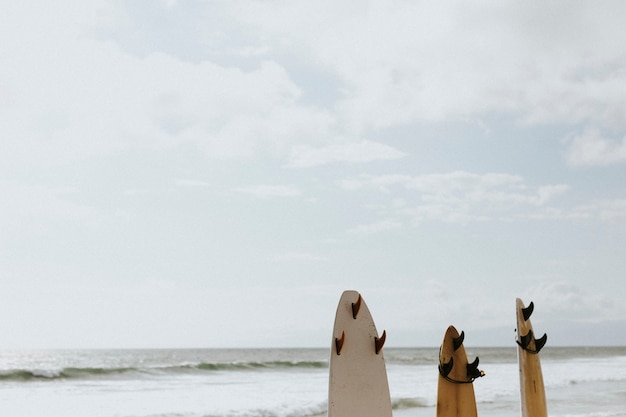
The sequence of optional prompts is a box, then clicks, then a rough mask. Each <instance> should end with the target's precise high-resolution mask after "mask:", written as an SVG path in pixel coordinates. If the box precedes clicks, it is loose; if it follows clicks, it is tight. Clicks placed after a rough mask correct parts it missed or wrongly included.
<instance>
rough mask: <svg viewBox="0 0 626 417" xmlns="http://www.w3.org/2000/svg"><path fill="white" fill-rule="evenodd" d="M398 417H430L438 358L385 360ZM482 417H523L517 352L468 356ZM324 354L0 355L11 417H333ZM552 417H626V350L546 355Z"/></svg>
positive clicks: (396, 353)
mask: <svg viewBox="0 0 626 417" xmlns="http://www.w3.org/2000/svg"><path fill="white" fill-rule="evenodd" d="M384 354H385V359H386V361H387V372H388V379H389V387H390V392H391V396H392V404H393V408H394V411H393V413H394V417H409V416H410V417H420V416H432V415H434V408H435V405H436V393H437V349H391V348H386V349H385V351H384ZM468 355H469V356H470V357H473V356H475V355H477V356H479V357H480V369H483V370H484V371H485V372H486V376H485V377H484V378H479V379H478V380H477V381H475V382H474V390H475V393H476V400H477V406H478V410H479V414H480V415H482V416H487V417H489V416H493V417H495V416H498V417H509V416H511V417H512V416H514V415H515V416H518V415H519V407H520V405H519V374H518V370H517V359H516V355H515V348H507V349H468ZM328 356H329V350H326V349H286V350H270V349H260V350H253V349H251V350H146V351H54V352H42V351H40V352H0V414H1V415H7V416H11V417H41V416H46V417H313V416H323V415H325V414H326V409H327V394H328V393H327V390H328ZM542 366H543V370H544V379H545V382H546V395H547V398H548V409H549V412H550V415H551V416H553V417H626V413H624V410H623V409H624V403H625V400H626V348H621V349H604V348H593V349H581V348H578V349H557V348H554V349H549V348H546V349H545V354H544V352H543V351H542Z"/></svg>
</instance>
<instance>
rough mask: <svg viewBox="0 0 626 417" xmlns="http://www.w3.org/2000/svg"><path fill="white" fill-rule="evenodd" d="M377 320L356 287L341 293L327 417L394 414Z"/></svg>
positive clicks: (332, 353) (335, 328)
mask: <svg viewBox="0 0 626 417" xmlns="http://www.w3.org/2000/svg"><path fill="white" fill-rule="evenodd" d="M385 337H386V333H385V332H383V334H382V335H381V336H380V337H378V332H377V331H376V326H375V325H374V320H372V316H371V314H370V311H369V309H368V308H367V305H366V304H365V301H364V300H363V298H362V297H361V295H360V294H359V293H358V292H357V291H345V292H344V293H343V294H342V295H341V299H340V300H339V305H338V306H337V314H336V316H335V325H334V329H333V338H332V343H331V353H330V377H329V388H328V417H391V397H390V396H389V384H388V382H387V370H386V368H385V360H384V358H383V352H382V347H383V344H384V342H385Z"/></svg>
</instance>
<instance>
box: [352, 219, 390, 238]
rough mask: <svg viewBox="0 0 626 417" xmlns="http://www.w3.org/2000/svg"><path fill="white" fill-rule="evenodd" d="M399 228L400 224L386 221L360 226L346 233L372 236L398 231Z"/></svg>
mask: <svg viewBox="0 0 626 417" xmlns="http://www.w3.org/2000/svg"><path fill="white" fill-rule="evenodd" d="M400 227H402V223H400V222H399V221H396V220H392V219H387V220H383V221H380V222H376V223H371V224H360V225H358V226H356V227H353V228H352V229H350V230H348V232H349V233H352V234H355V235H359V236H369V235H372V234H377V233H382V232H388V231H390V230H395V229H399V228H400Z"/></svg>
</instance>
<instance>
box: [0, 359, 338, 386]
mask: <svg viewBox="0 0 626 417" xmlns="http://www.w3.org/2000/svg"><path fill="white" fill-rule="evenodd" d="M327 367H328V363H327V362H324V361H296V362H290V361H269V362H233V363H210V362H201V363H197V364H182V365H175V366H161V367H159V366H153V367H121V368H93V367H87V368H62V369H13V370H0V381H21V382H24V381H45V380H56V379H91V378H107V377H115V376H124V375H133V374H137V375H139V374H141V375H159V374H184V373H190V372H216V371H245V370H263V369H268V370H271V369H281V368H284V369H321V368H327Z"/></svg>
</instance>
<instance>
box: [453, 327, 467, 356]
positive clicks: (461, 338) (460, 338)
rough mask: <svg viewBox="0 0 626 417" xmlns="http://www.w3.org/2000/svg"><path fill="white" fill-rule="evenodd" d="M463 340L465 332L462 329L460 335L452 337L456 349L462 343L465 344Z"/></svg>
mask: <svg viewBox="0 0 626 417" xmlns="http://www.w3.org/2000/svg"><path fill="white" fill-rule="evenodd" d="M463 340H465V332H464V331H463V330H461V334H460V335H459V337H455V338H454V339H452V347H453V348H454V350H455V351H456V350H457V349H458V348H460V347H461V345H462V344H463Z"/></svg>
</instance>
